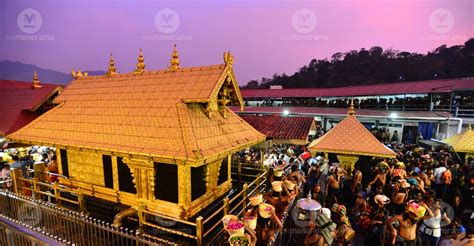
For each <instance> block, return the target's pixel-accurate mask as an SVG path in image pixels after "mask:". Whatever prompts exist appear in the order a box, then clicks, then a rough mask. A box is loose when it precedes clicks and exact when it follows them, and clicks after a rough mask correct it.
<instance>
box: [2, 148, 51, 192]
mask: <svg viewBox="0 0 474 246" xmlns="http://www.w3.org/2000/svg"><path fill="white" fill-rule="evenodd" d="M0 154H1V155H0V170H1V173H0V184H1V185H0V188H10V187H11V186H12V175H11V169H12V168H14V169H21V172H22V175H23V177H25V178H27V177H31V176H32V175H33V174H32V173H31V172H29V171H28V170H33V169H34V167H33V165H34V164H35V163H44V164H45V171H47V172H48V174H49V175H48V179H49V180H48V181H50V182H56V181H57V180H58V175H57V174H58V163H57V160H56V154H55V150H54V149H51V148H47V147H39V146H34V147H30V148H28V149H25V148H18V149H15V148H12V149H7V150H1V153H0Z"/></svg>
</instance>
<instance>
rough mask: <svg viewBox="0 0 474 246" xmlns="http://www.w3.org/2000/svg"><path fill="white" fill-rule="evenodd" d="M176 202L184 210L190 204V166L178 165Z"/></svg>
mask: <svg viewBox="0 0 474 246" xmlns="http://www.w3.org/2000/svg"><path fill="white" fill-rule="evenodd" d="M178 189H179V192H178V204H179V205H180V207H182V208H183V209H184V210H187V209H188V208H189V206H190V205H191V167H190V166H187V165H178Z"/></svg>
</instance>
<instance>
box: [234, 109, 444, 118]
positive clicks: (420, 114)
mask: <svg viewBox="0 0 474 246" xmlns="http://www.w3.org/2000/svg"><path fill="white" fill-rule="evenodd" d="M231 108H232V109H233V110H234V111H235V112H237V113H241V112H243V113H257V114H258V113H262V114H280V115H281V114H283V112H284V111H285V110H286V111H288V112H289V113H290V114H297V115H314V116H321V115H329V116H345V115H347V109H345V108H323V107H245V109H244V110H243V111H239V110H240V108H237V107H231ZM356 111H357V115H358V116H367V117H390V116H391V114H392V113H396V114H397V117H398V118H405V119H408V118H433V119H439V120H444V119H448V117H449V114H448V113H447V112H438V111H434V112H431V111H387V110H374V109H356Z"/></svg>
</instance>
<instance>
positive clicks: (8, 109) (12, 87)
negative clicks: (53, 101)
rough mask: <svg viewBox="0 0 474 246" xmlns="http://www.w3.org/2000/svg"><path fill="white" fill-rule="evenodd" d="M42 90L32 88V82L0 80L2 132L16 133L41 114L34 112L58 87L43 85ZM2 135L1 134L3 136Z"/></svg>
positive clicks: (0, 127)
mask: <svg viewBox="0 0 474 246" xmlns="http://www.w3.org/2000/svg"><path fill="white" fill-rule="evenodd" d="M41 85H42V88H35V89H32V88H31V82H21V81H12V80H0V115H1V120H0V132H1V133H3V134H5V135H6V134H9V133H11V132H14V131H16V130H18V129H20V128H21V127H23V126H24V125H26V124H28V123H29V122H30V121H32V120H34V119H35V118H36V117H38V116H39V114H37V113H34V112H32V111H33V110H35V109H36V108H38V107H39V104H42V103H43V102H45V101H46V100H47V99H48V98H49V97H51V96H52V94H53V92H54V91H55V90H59V89H61V88H62V87H61V86H58V85H51V84H43V83H41ZM1 133H0V134H1Z"/></svg>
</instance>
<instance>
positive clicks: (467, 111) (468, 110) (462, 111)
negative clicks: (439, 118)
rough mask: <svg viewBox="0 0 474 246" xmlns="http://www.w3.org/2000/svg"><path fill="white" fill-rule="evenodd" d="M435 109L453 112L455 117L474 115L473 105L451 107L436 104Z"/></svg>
mask: <svg viewBox="0 0 474 246" xmlns="http://www.w3.org/2000/svg"><path fill="white" fill-rule="evenodd" d="M433 111H439V112H447V113H450V114H452V115H453V116H454V117H461V118H465V117H466V118H469V117H474V107H472V106H471V107H468V106H464V107H462V106H461V107H459V106H456V107H454V106H453V107H451V108H450V106H449V105H438V106H435V108H434V109H433Z"/></svg>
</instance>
